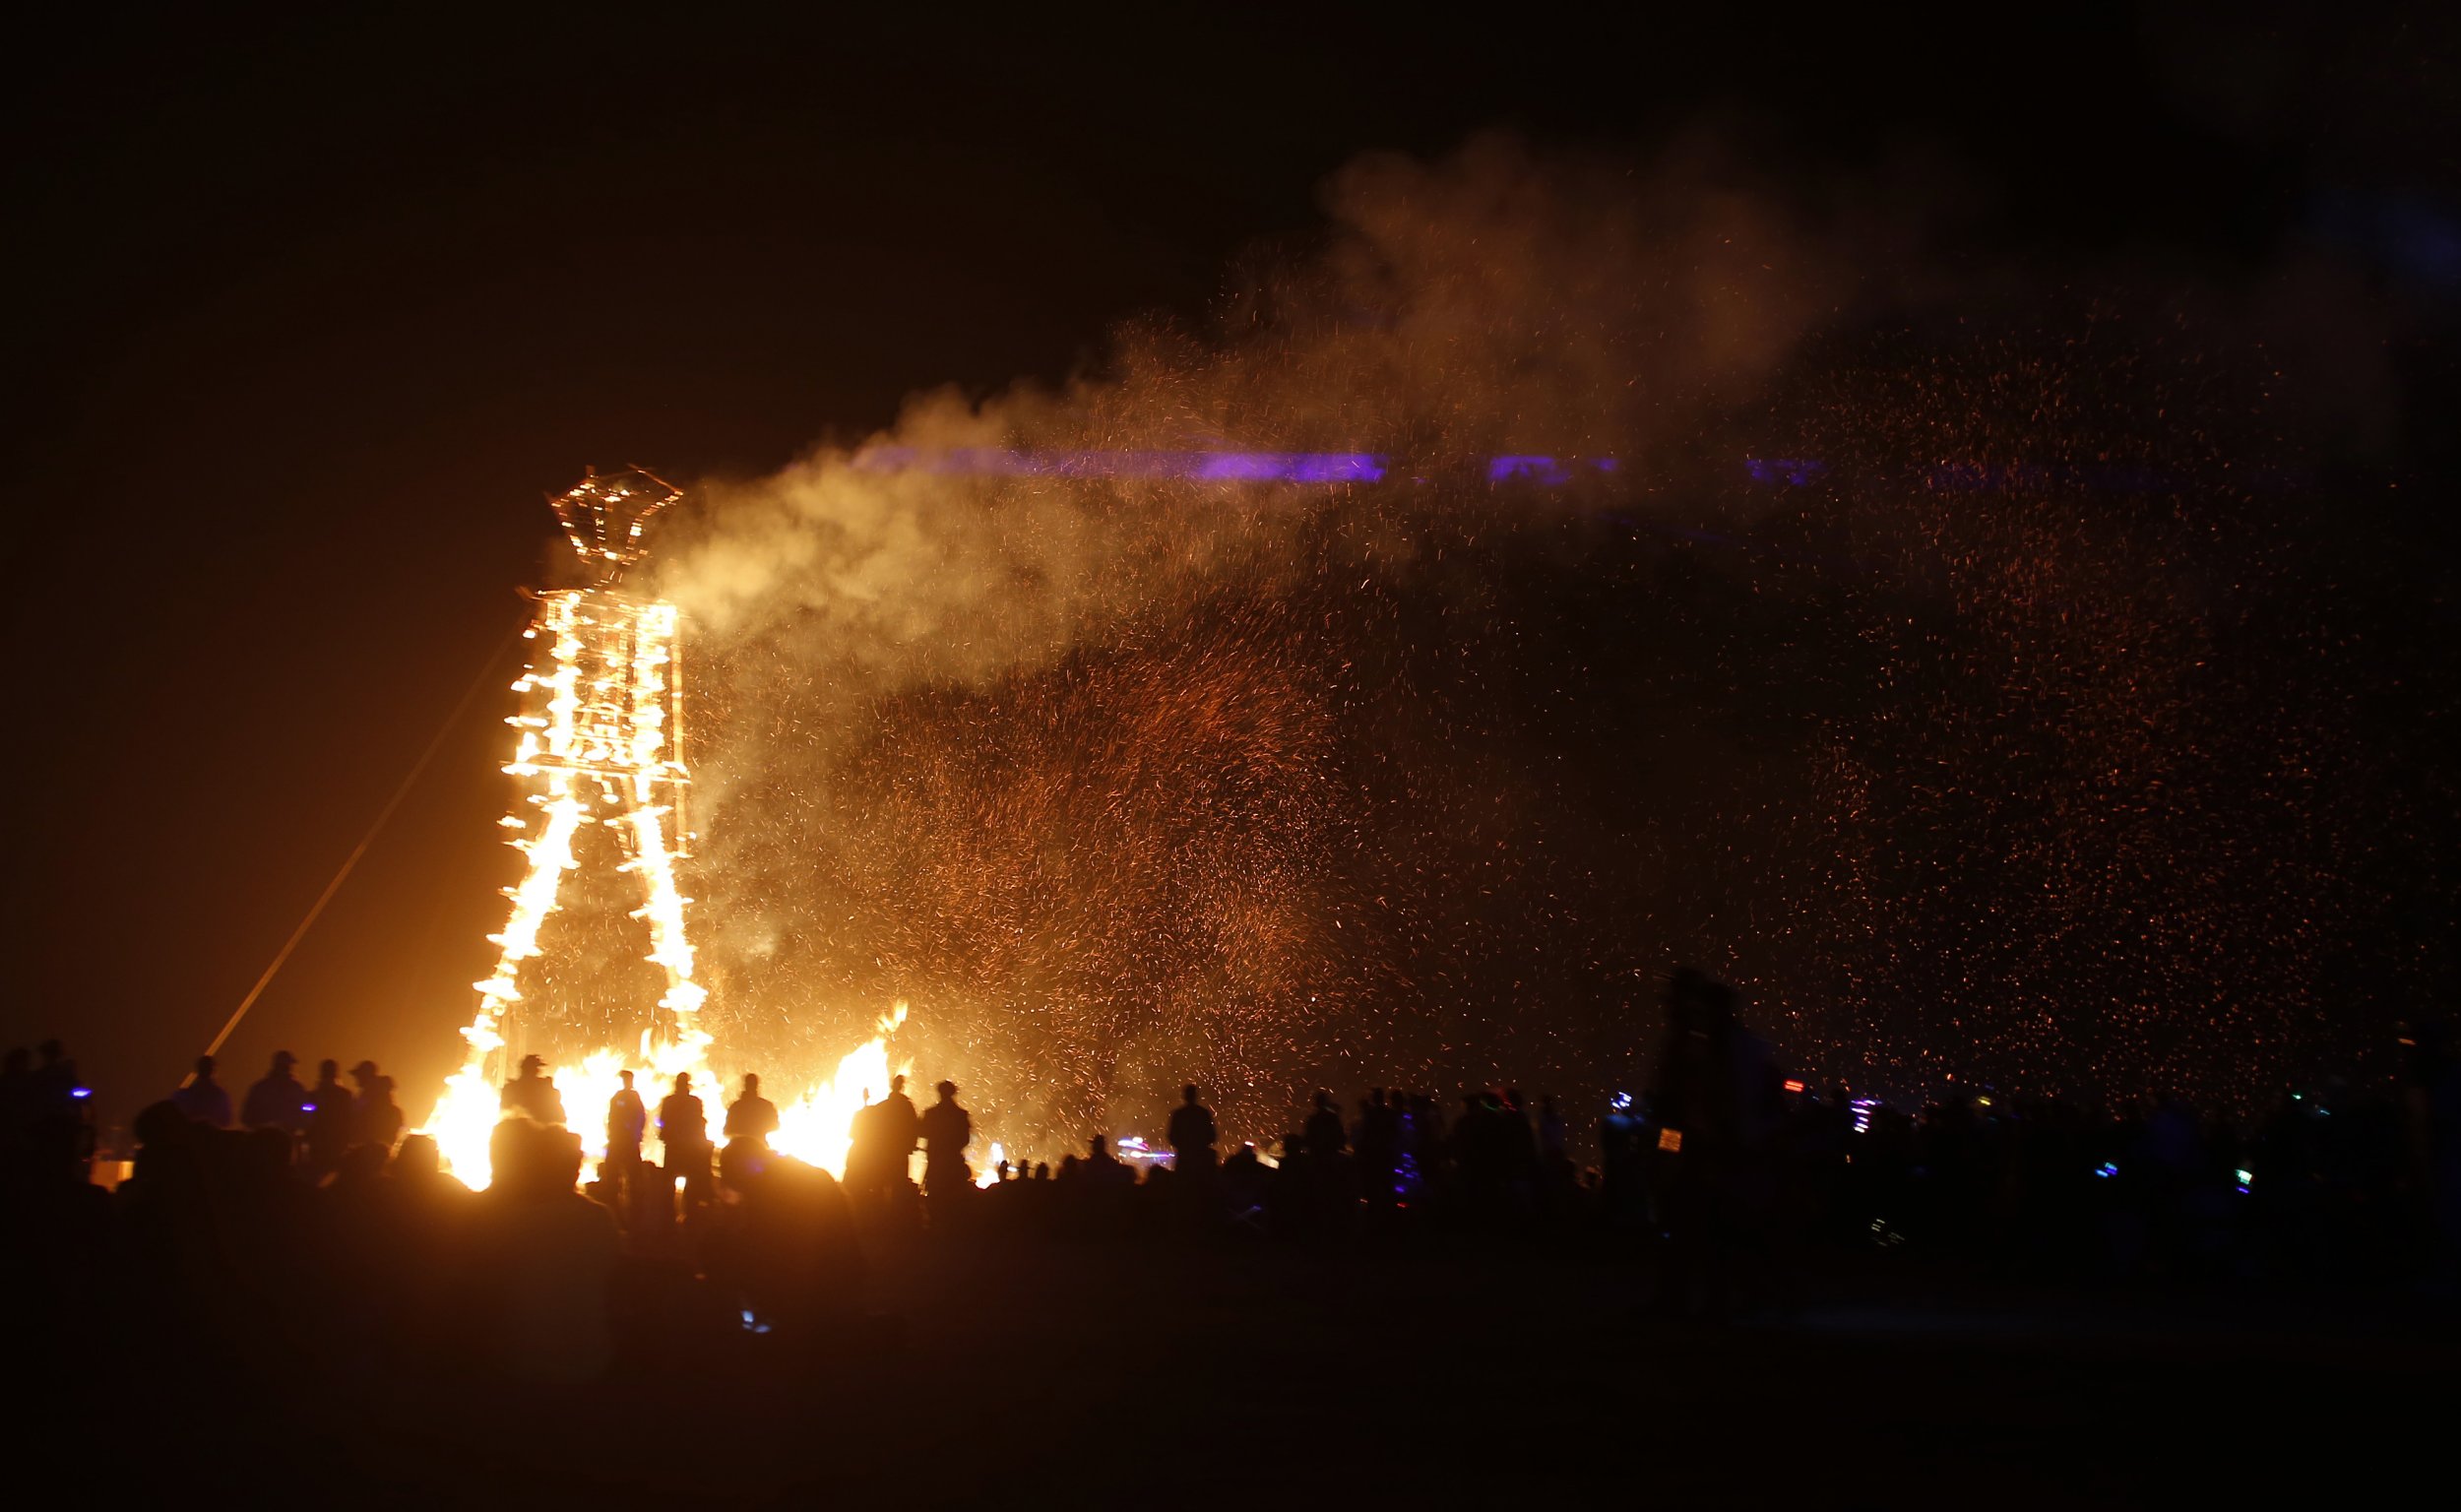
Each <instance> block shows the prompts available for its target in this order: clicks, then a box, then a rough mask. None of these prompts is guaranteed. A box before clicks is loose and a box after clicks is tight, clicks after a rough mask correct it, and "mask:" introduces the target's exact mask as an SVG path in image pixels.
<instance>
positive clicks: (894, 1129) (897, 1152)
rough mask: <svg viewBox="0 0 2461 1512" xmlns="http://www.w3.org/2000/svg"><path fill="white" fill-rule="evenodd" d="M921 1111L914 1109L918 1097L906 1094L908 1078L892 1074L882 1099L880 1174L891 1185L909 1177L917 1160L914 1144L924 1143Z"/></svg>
mask: <svg viewBox="0 0 2461 1512" xmlns="http://www.w3.org/2000/svg"><path fill="white" fill-rule="evenodd" d="M922 1134H923V1126H922V1115H921V1114H919V1113H917V1112H915V1100H914V1099H912V1098H910V1097H908V1096H907V1095H906V1078H904V1077H902V1076H893V1077H890V1078H889V1095H888V1096H887V1097H885V1098H882V1099H881V1100H880V1128H879V1144H880V1164H881V1176H882V1179H883V1180H885V1181H886V1182H887V1183H888V1184H890V1185H891V1186H895V1185H897V1184H898V1183H900V1182H903V1181H905V1180H907V1179H908V1175H907V1172H908V1170H909V1169H910V1168H911V1167H912V1166H914V1163H915V1145H917V1144H919V1143H921V1141H922Z"/></svg>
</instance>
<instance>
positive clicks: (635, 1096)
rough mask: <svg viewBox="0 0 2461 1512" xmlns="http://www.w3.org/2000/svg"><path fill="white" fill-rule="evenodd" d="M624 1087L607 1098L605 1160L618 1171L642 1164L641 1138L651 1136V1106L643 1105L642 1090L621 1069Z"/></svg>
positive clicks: (629, 1074) (627, 1170)
mask: <svg viewBox="0 0 2461 1512" xmlns="http://www.w3.org/2000/svg"><path fill="white" fill-rule="evenodd" d="M616 1075H618V1076H620V1077H621V1078H622V1079H623V1083H624V1085H623V1088H622V1090H620V1091H618V1092H617V1093H616V1094H615V1096H613V1097H611V1098H609V1099H607V1100H606V1160H607V1164H608V1165H610V1166H614V1167H615V1168H616V1169H617V1170H618V1171H622V1172H629V1171H630V1170H631V1169H632V1168H633V1167H634V1166H638V1165H640V1164H641V1141H642V1140H643V1139H645V1138H647V1137H648V1136H649V1132H650V1114H649V1109H647V1108H645V1107H643V1106H642V1105H641V1094H639V1093H637V1092H635V1091H633V1090H632V1073H631V1072H629V1071H619V1072H617V1073H616Z"/></svg>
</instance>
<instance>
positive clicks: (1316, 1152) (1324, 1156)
mask: <svg viewBox="0 0 2461 1512" xmlns="http://www.w3.org/2000/svg"><path fill="white" fill-rule="evenodd" d="M1302 1132H1303V1133H1304V1135H1305V1136H1306V1140H1307V1153H1308V1154H1309V1155H1311V1156H1314V1157H1315V1158H1316V1159H1317V1160H1319V1161H1329V1160H1332V1159H1333V1158H1334V1157H1335V1156H1337V1155H1340V1154H1341V1153H1342V1152H1343V1151H1345V1150H1347V1149H1349V1148H1350V1136H1349V1135H1348V1134H1347V1133H1345V1132H1344V1131H1343V1128H1342V1110H1341V1109H1340V1108H1339V1107H1336V1106H1334V1104H1333V1094H1332V1093H1329V1092H1327V1091H1325V1090H1324V1089H1323V1088H1321V1087H1319V1088H1317V1089H1316V1109H1315V1111H1314V1112H1311V1113H1309V1114H1308V1115H1307V1126H1306V1128H1305V1129H1304V1130H1303V1131H1302Z"/></svg>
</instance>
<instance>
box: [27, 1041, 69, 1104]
mask: <svg viewBox="0 0 2461 1512" xmlns="http://www.w3.org/2000/svg"><path fill="white" fill-rule="evenodd" d="M34 1055H35V1058H36V1063H35V1066H34V1084H33V1087H34V1103H35V1105H36V1106H37V1107H38V1108H39V1109H40V1113H39V1115H38V1116H41V1117H46V1118H58V1117H67V1116H70V1115H73V1114H75V1113H76V1112H77V1110H78V1109H77V1101H78V1099H77V1094H78V1092H79V1091H80V1083H79V1082H78V1079H77V1062H75V1061H73V1060H71V1059H69V1058H68V1050H67V1048H66V1047H65V1046H63V1045H62V1044H61V1043H60V1041H59V1040H44V1041H43V1042H42V1043H40V1044H38V1045H35V1046H34Z"/></svg>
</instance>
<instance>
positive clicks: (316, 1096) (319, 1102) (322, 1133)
mask: <svg viewBox="0 0 2461 1512" xmlns="http://www.w3.org/2000/svg"><path fill="white" fill-rule="evenodd" d="M357 1111H358V1109H357V1104H356V1103H355V1102H354V1101H353V1100H352V1099H351V1097H350V1089H349V1088H347V1087H345V1086H343V1085H342V1062H340V1061H338V1060H320V1061H318V1062H317V1063H316V1085H315V1086H313V1087H310V1088H309V1089H308V1107H307V1115H308V1126H307V1166H308V1179H309V1180H311V1181H313V1180H316V1179H318V1178H320V1177H322V1176H324V1175H325V1174H327V1173H328V1172H330V1171H332V1170H333V1169H335V1168H336V1167H337V1166H340V1165H341V1164H342V1152H344V1151H345V1150H347V1149H349V1148H350V1136H351V1134H352V1132H353V1130H354V1128H355V1126H356V1124H357V1121H358V1120H357V1117H356V1114H357Z"/></svg>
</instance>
